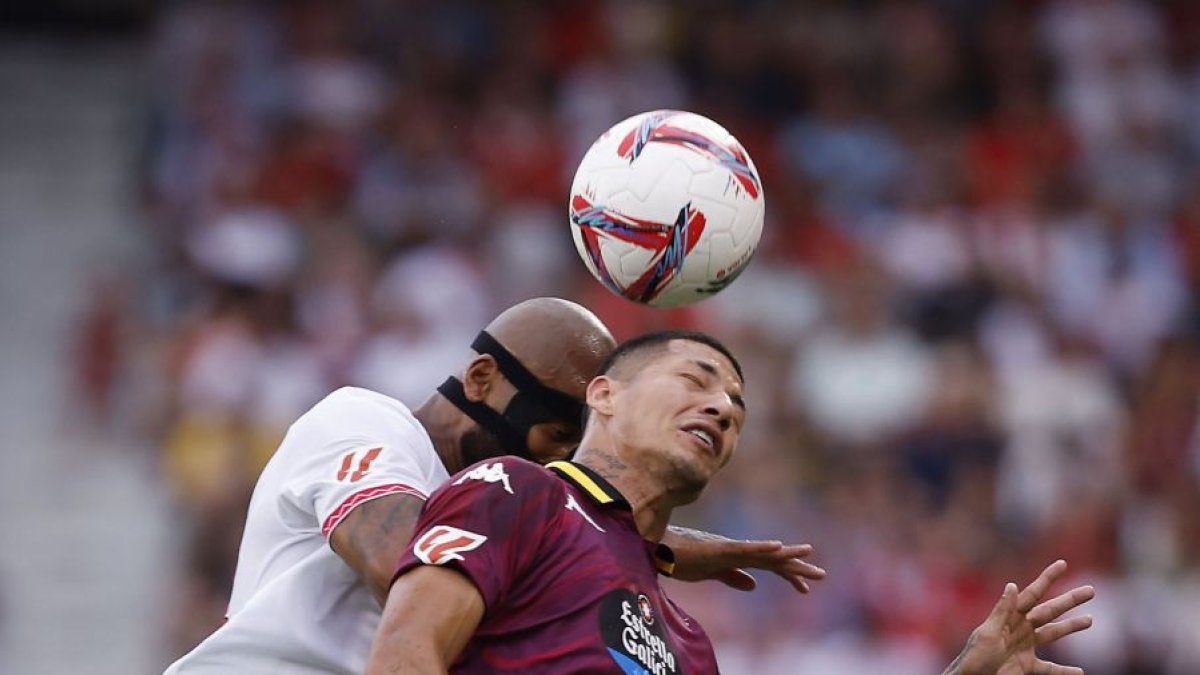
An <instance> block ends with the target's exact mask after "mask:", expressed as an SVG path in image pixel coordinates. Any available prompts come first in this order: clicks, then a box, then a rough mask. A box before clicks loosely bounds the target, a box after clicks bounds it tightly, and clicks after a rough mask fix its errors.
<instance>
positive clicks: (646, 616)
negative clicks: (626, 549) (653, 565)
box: [600, 588, 679, 675]
mask: <svg viewBox="0 0 1200 675" xmlns="http://www.w3.org/2000/svg"><path fill="white" fill-rule="evenodd" d="M643 603H645V605H646V608H643V607H642V605H643ZM654 614H655V613H654V607H653V604H652V603H651V602H650V598H648V597H647V596H646V595H644V594H641V593H638V594H635V593H633V592H632V591H628V590H625V589H623V588H619V589H617V590H614V591H611V592H610V593H609V594H608V595H606V596H605V597H604V600H603V601H602V602H601V603H600V635H601V636H602V637H603V638H604V644H605V645H607V646H608V653H609V654H610V655H611V656H612V657H613V661H615V662H616V663H617V665H618V666H620V668H621V670H622V672H624V673H626V675H646V674H649V675H670V674H672V673H678V672H679V659H678V657H677V656H676V655H675V650H674V648H673V647H672V646H671V643H670V642H669V641H668V640H667V636H666V634H665V631H664V629H663V626H662V624H657V625H656V623H657V622H656V621H655V620H654Z"/></svg>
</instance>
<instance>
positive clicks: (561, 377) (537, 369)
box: [486, 298, 616, 399]
mask: <svg viewBox="0 0 1200 675" xmlns="http://www.w3.org/2000/svg"><path fill="white" fill-rule="evenodd" d="M486 330H487V332H488V333H490V334H491V336H492V337H494V338H496V340H497V341H498V342H499V343H500V344H502V345H504V348H505V349H507V350H508V351H509V352H510V353H512V355H513V356H515V357H516V358H517V360H518V361H520V362H521V363H522V364H523V365H524V366H525V367H526V368H528V369H529V371H530V372H531V373H533V375H534V376H535V377H537V378H538V379H539V380H541V381H542V383H543V384H545V385H547V386H549V387H553V388H555V389H558V390H559V391H562V392H564V393H566V394H570V395H571V396H574V397H576V398H579V399H583V395H584V391H585V390H586V388H587V384H588V382H589V381H590V380H591V379H592V377H594V376H595V375H596V372H597V371H598V370H599V368H600V365H601V364H602V363H604V360H605V359H607V358H608V355H609V354H611V353H612V351H613V349H615V348H616V341H615V340H614V339H613V336H612V333H610V332H609V331H608V327H607V326H605V325H604V323H603V322H602V321H600V319H599V318H598V317H597V316H596V315H595V314H593V313H592V312H591V311H590V310H588V309H587V308H586V307H584V306H582V305H579V304H576V303H574V302H570V301H568V300H561V299H559V298H534V299H532V300H526V301H524V302H522V303H519V304H517V305H514V306H512V307H510V308H509V309H507V310H505V311H504V312H503V313H502V314H500V316H498V317H496V318H495V320H493V321H492V322H491V323H490V324H488V326H487V329H486Z"/></svg>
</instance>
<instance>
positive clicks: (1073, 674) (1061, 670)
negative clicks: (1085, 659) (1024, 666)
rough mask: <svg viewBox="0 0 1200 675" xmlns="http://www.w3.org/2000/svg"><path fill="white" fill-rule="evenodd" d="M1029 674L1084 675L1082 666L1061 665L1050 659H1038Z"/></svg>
mask: <svg viewBox="0 0 1200 675" xmlns="http://www.w3.org/2000/svg"><path fill="white" fill-rule="evenodd" d="M1029 672H1030V675H1084V673H1083V668H1080V667H1078V666H1061V665H1059V664H1057V663H1051V662H1050V661H1043V660H1041V659H1038V660H1037V662H1035V663H1034V664H1033V670H1031V671H1029Z"/></svg>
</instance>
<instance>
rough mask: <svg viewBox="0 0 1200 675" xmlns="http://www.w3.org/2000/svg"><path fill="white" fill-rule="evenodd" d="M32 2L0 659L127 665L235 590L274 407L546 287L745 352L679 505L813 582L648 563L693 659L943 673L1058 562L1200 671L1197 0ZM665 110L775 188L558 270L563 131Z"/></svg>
mask: <svg viewBox="0 0 1200 675" xmlns="http://www.w3.org/2000/svg"><path fill="white" fill-rule="evenodd" d="M100 4H104V5H105V8H103V9H100V8H98V7H94V6H92V4H90V3H78V2H68V1H66V0H61V1H58V2H48V3H28V6H26V5H25V4H23V3H17V4H16V6H14V7H10V8H6V9H5V10H4V12H3V13H0V375H2V376H0V421H3V428H4V430H5V437H6V439H5V443H4V446H5V449H4V460H3V462H4V468H3V470H2V471H0V528H2V531H3V542H4V543H3V544H2V545H0V673H4V674H6V675H25V674H27V673H65V672H88V673H103V674H108V673H111V674H129V673H155V672H158V671H159V669H161V667H162V666H164V665H165V664H166V663H167V662H169V661H170V660H171V659H173V658H174V657H175V656H177V655H179V654H180V653H182V652H184V651H186V650H187V649H188V648H190V647H191V646H192V645H194V644H195V643H196V642H197V641H199V640H200V639H202V638H203V637H204V636H205V635H206V634H207V633H208V632H209V631H210V630H212V629H213V628H214V627H215V626H217V625H218V624H219V622H220V620H221V617H222V613H223V610H224V606H225V602H226V598H227V595H228V592H229V582H230V576H231V574H232V570H233V566H234V562H235V556H236V550H237V543H238V540H239V537H240V533H241V522H240V521H241V518H242V516H243V511H244V508H245V506H246V502H247V499H248V496H249V491H250V489H251V488H252V486H253V483H254V480H255V477H256V475H257V472H258V470H259V469H260V467H261V466H262V464H263V463H264V462H265V461H266V459H267V458H268V457H269V455H270V453H271V451H272V450H273V449H274V446H275V443H276V442H277V441H278V440H279V438H280V437H281V435H282V433H283V432H284V430H285V428H286V427H287V425H288V424H289V423H290V421H291V420H293V419H294V418H295V417H296V416H297V415H299V414H300V413H301V412H303V411H304V410H305V409H306V408H307V407H308V406H309V405H311V404H312V403H314V402H315V401H317V400H318V399H319V398H321V397H322V396H323V395H324V394H325V393H327V392H328V391H330V390H332V389H333V388H335V387H337V386H339V385H342V384H347V383H352V384H357V385H362V386H366V387H370V388H373V389H377V390H380V391H383V392H387V393H389V394H392V395H395V396H397V397H398V398H400V399H401V400H403V401H405V402H407V403H409V404H410V405H415V404H418V403H420V402H421V401H422V400H423V399H424V398H425V397H426V396H427V395H428V394H429V393H430V392H431V391H432V390H433V387H434V386H435V385H436V384H437V383H439V382H440V381H441V380H442V379H443V378H444V377H445V375H447V374H448V372H449V371H450V370H452V369H453V368H455V367H456V366H457V365H458V364H459V362H460V361H461V360H462V359H463V358H465V357H466V356H467V354H468V353H469V350H468V349H467V345H468V344H469V342H470V339H471V337H472V336H473V335H474V333H475V332H476V331H477V330H478V329H479V327H480V326H482V325H483V324H484V323H486V321H487V320H488V319H489V318H490V317H491V316H492V315H493V314H495V313H496V312H498V311H499V310H501V309H503V308H504V307H505V306H507V305H508V304H510V303H512V302H514V301H517V300H520V299H524V298H527V297H530V296H535V295H556V296H563V297H568V298H572V299H575V300H578V301H580V302H583V303H585V304H586V305H588V306H589V307H591V308H592V309H593V310H595V311H596V312H597V313H598V314H600V315H601V317H602V318H604V319H605V320H606V321H607V322H608V324H609V325H610V326H611V328H612V329H613V331H614V333H616V334H617V336H618V337H629V336H631V335H634V334H636V333H638V332H641V331H644V330H647V329H653V328H660V327H665V326H687V327H697V328H701V329H704V330H707V331H710V332H712V333H714V334H715V335H717V336H719V337H721V338H722V339H724V340H726V341H727V342H728V343H729V344H730V345H731V346H732V347H733V349H734V350H735V351H736V352H737V353H738V354H740V355H741V358H742V359H743V362H744V365H745V367H746V370H747V375H748V396H747V399H748V400H749V402H750V407H751V410H752V415H751V421H750V426H749V431H748V432H747V433H746V435H745V438H744V441H743V444H742V447H741V448H740V449H739V456H738V457H737V459H736V461H734V462H733V463H732V465H731V466H730V468H729V469H728V470H727V471H726V473H725V474H724V475H722V476H721V477H720V479H719V481H718V483H717V484H714V485H713V486H712V487H711V488H710V490H709V491H708V493H707V494H706V495H705V497H704V499H702V500H701V502H700V504H699V505H697V506H695V507H693V508H691V509H689V510H688V511H686V512H684V513H682V514H681V518H680V520H681V522H685V523H688V524H693V525H697V526H701V527H706V528H709V529H713V530H716V531H718V532H722V533H725V534H728V535H733V536H744V537H772V538H784V539H787V540H791V541H804V542H811V543H813V544H814V545H815V546H816V547H817V554H816V560H817V561H818V562H820V563H821V564H822V565H824V566H825V567H826V568H827V569H829V571H830V577H829V579H828V580H827V581H825V582H823V583H821V584H818V585H817V586H816V588H815V589H814V591H813V593H812V594H811V595H809V596H805V597H801V596H799V595H796V594H794V593H792V592H790V591H786V590H785V589H784V586H783V585H782V584H781V583H778V582H777V581H776V580H774V579H770V578H766V579H762V590H759V591H758V592H755V593H752V594H738V593H735V592H733V591H730V590H727V589H724V588H722V587H719V586H716V585H711V584H710V585H683V584H672V586H671V592H672V593H673V594H674V595H675V597H676V598H677V599H678V600H679V602H680V603H681V604H683V605H684V606H685V607H686V608H687V609H688V610H689V611H691V612H692V613H693V614H694V616H696V617H697V618H698V619H699V620H700V621H701V622H702V623H703V625H704V626H705V627H706V628H707V629H708V631H709V633H710V634H711V635H712V637H713V638H714V641H715V642H716V645H717V650H718V654H719V656H720V659H721V662H722V665H723V668H724V671H725V672H726V673H729V674H730V675H737V674H739V673H766V674H780V675H784V674H787V675H794V674H821V675H828V674H831V673H856V674H873V673H880V674H882V673H887V674H889V675H905V674H908V673H912V674H913V675H917V674H924V673H934V672H940V669H941V667H942V666H944V665H945V663H946V662H947V661H948V660H949V658H950V656H951V655H952V654H953V653H954V652H955V651H956V650H957V649H958V647H959V646H960V645H961V643H962V641H963V640H964V638H965V637H966V634H967V633H968V632H969V630H970V629H971V627H973V626H974V625H975V624H976V623H977V622H978V621H979V620H981V619H982V618H983V616H985V614H986V612H987V610H988V609H989V607H990V605H991V603H992V602H993V601H994V599H995V598H996V597H997V596H998V593H999V591H1000V589H1001V587H1002V585H1003V582H1004V581H1006V580H1010V579H1012V580H1026V579H1029V578H1031V576H1032V575H1033V574H1035V573H1036V572H1037V571H1038V570H1039V569H1040V568H1041V567H1042V566H1043V565H1044V564H1046V563H1048V562H1050V561H1051V560H1053V559H1055V558H1059V557H1063V558H1067V559H1068V560H1069V561H1070V562H1071V563H1072V566H1073V570H1074V572H1073V576H1072V581H1073V582H1087V583H1092V584H1094V585H1095V586H1096V587H1097V589H1098V591H1099V593H1100V596H1099V598H1098V599H1097V600H1096V601H1094V602H1093V603H1092V604H1093V607H1092V612H1093V613H1094V614H1095V615H1096V617H1097V621H1096V625H1095V626H1094V627H1093V628H1092V629H1091V630H1090V631H1088V632H1087V633H1085V634H1083V635H1080V636H1076V637H1072V638H1070V639H1068V640H1066V641H1065V642H1064V643H1063V644H1062V647H1061V648H1060V649H1058V650H1057V651H1055V652H1053V654H1054V655H1055V656H1057V657H1058V658H1062V659H1066V660H1068V661H1071V662H1074V663H1077V664H1080V665H1083V666H1085V667H1086V668H1087V670H1088V672H1089V673H1093V674H1095V675H1133V674H1138V675H1141V674H1150V673H1166V674H1170V675H1190V674H1194V673H1197V672H1200V429H1198V425H1197V414H1198V412H1200V341H1198V336H1200V303H1198V301H1197V289H1198V288H1200V3H1195V2H1192V1H1190V0H1164V1H1162V2H1153V3H1151V2H1125V1H1119V0H1044V1H1040V0H1023V1H1014V2H999V1H991V2H989V1H984V0H923V1H922V0H894V1H878V2H875V1H867V0H861V1H858V2H834V1H832V0H828V1H821V0H809V1H805V2H799V1H798V2H780V1H769V0H760V1H755V2H717V1H714V0H707V1H703V2H688V3H680V4H670V3H663V2H657V1H653V0H640V1H639V0H583V1H579V2H574V1H569V0H562V1H555V2H543V3H538V4H534V3H522V2H490V1H485V0H478V1H468V0H441V1H439V2H436V3H420V2H377V1H374V0H357V1H353V2H341V3H332V2H329V3H326V2H287V3H283V2H235V1H225V2H215V1H214V2H172V3H164V4H162V5H161V6H157V7H151V6H150V5H149V3H142V2H138V1H136V0H130V1H127V2H124V3H120V2H114V3H100ZM655 108H683V109H689V110H694V111H697V112H700V113H702V114H705V115H707V116H710V117H712V118H714V119H716V120H717V121H719V122H720V123H722V124H723V125H724V126H725V127H726V128H728V129H729V130H730V131H731V132H732V133H733V134H734V135H736V136H737V137H738V138H739V139H740V140H741V141H742V142H743V144H744V145H745V146H746V147H747V149H748V150H749V152H750V154H751V155H752V156H753V158H754V160H755V162H756V163H757V165H758V167H759V170H760V172H761V174H762V178H763V181H764V184H765V191H766V196H767V204H768V209H767V224H766V229H765V233H764V241H763V245H762V247H761V248H760V250H759V252H758V254H757V256H756V258H755V259H754V262H753V264H752V265H751V266H750V267H749V269H748V270H747V272H746V273H745V274H744V276H743V277H741V278H740V279H739V280H738V281H737V283H735V284H734V285H733V286H731V287H730V288H729V289H728V290H727V291H725V292H724V293H722V294H721V295H720V296H717V297H716V298H714V299H712V300H710V301H707V302H705V303H702V304H700V305H697V306H694V307H692V308H690V309H687V310H684V311H675V312H661V311H655V310H647V309H643V308H639V307H636V306H634V305H632V304H631V303H628V302H626V301H624V300H622V299H619V298H617V297H615V296H612V295H610V294H609V293H608V292H607V291H605V290H603V289H602V288H601V287H600V286H599V285H598V284H596V283H595V282H593V281H592V280H591V278H590V277H588V276H587V274H586V272H585V270H584V267H583V265H582V264H581V263H580V261H579V260H578V258H577V256H576V253H575V251H574V250H573V246H572V244H571V240H570V236H569V232H568V228H567V220H566V192H567V188H568V186H569V182H570V178H571V174H572V172H573V170H574V166H575V163H576V162H577V161H578V159H579V158H580V157H581V156H582V154H583V151H584V150H585V149H586V147H587V146H588V144H589V143H590V142H591V140H592V139H593V138H594V137H595V136H597V135H598V134H599V133H600V132H601V131H603V130H604V129H605V128H606V127H608V126H609V125H610V124H612V123H613V122H615V121H617V120H618V119H621V118H623V117H625V116H627V115H630V114H633V113H636V112H640V111H644V110H650V109H655Z"/></svg>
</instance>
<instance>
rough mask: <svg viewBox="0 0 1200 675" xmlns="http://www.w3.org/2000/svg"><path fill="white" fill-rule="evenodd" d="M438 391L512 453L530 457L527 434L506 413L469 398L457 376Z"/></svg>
mask: <svg viewBox="0 0 1200 675" xmlns="http://www.w3.org/2000/svg"><path fill="white" fill-rule="evenodd" d="M438 393H439V394H441V395H442V396H445V397H446V399H447V400H449V401H450V402H451V403H453V404H454V406H455V407H456V408H458V409H459V410H461V411H462V412H463V414H465V415H466V416H467V417H470V418H471V419H473V420H475V423H476V424H478V425H479V426H481V427H483V428H484V429H486V430H487V431H489V432H491V434H492V435H494V436H495V437H496V438H497V439H499V441H500V445H501V446H502V447H503V448H504V449H505V450H506V451H508V452H509V453H510V454H513V455H516V456H517V457H521V458H524V459H530V456H529V447H528V446H527V445H526V443H525V436H524V435H522V434H521V433H520V431H518V430H517V429H516V428H515V427H514V426H513V425H512V423H510V422H509V421H508V419H507V418H506V417H505V416H504V415H502V414H500V413H498V412H496V411H495V410H492V409H491V408H489V407H488V406H486V405H484V404H483V403H480V402H479V401H472V400H470V399H468V398H467V394H466V392H465V391H463V384H462V382H460V381H459V380H458V378H457V377H450V378H448V379H447V380H446V381H445V382H443V383H442V386H440V387H438Z"/></svg>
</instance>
